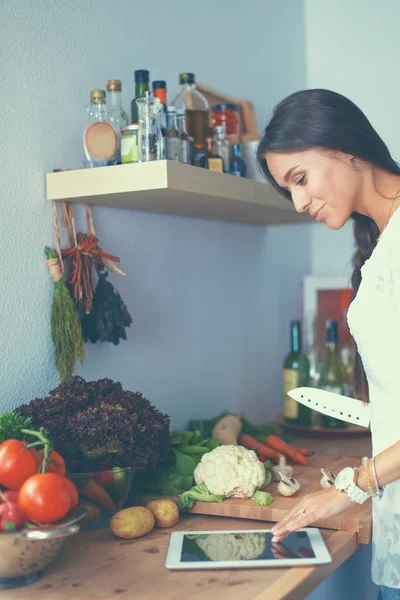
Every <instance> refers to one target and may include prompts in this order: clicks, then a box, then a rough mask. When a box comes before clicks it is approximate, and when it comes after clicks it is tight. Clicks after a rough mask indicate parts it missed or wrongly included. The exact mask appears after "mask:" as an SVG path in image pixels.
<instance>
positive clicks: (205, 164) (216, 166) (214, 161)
mask: <svg viewBox="0 0 400 600" xmlns="http://www.w3.org/2000/svg"><path fill="white" fill-rule="evenodd" d="M198 166H199V167H202V168H203V169H208V170H209V171H215V172H216V173H223V172H224V165H223V162H222V157H221V156H219V155H218V154H216V153H215V152H214V140H213V138H212V137H211V136H208V137H206V154H205V156H204V158H203V160H202V161H201V162H200V163H199V165H198Z"/></svg>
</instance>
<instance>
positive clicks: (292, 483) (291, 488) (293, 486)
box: [278, 471, 300, 496]
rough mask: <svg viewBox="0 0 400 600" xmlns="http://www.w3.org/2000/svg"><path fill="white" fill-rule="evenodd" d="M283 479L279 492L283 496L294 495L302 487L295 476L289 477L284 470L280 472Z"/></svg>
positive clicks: (279, 485)
mask: <svg viewBox="0 0 400 600" xmlns="http://www.w3.org/2000/svg"><path fill="white" fill-rule="evenodd" d="M279 475H280V477H281V481H280V483H279V484H278V492H279V493H280V494H281V495H282V496H293V495H294V494H295V493H296V492H298V491H299V489H300V484H299V482H298V481H297V479H294V477H287V476H286V475H285V473H283V472H282V471H280V472H279Z"/></svg>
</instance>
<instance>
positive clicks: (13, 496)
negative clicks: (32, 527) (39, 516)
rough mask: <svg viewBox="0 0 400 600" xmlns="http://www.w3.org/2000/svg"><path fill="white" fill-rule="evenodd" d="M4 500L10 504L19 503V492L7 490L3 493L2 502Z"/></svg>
mask: <svg viewBox="0 0 400 600" xmlns="http://www.w3.org/2000/svg"><path fill="white" fill-rule="evenodd" d="M2 500H3V501H8V502H14V503H15V504H17V503H18V492H17V491H16V490H5V491H4V492H1V496H0V502H1V501H2Z"/></svg>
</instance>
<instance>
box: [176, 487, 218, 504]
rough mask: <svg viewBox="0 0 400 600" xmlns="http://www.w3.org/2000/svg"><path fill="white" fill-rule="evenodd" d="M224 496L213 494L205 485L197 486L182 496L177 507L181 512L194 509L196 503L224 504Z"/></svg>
mask: <svg viewBox="0 0 400 600" xmlns="http://www.w3.org/2000/svg"><path fill="white" fill-rule="evenodd" d="M223 500H224V498H223V496H219V495H216V494H212V493H211V492H210V491H209V490H208V488H207V486H206V484H205V483H200V484H199V485H195V486H194V487H192V488H191V489H190V490H188V491H187V492H184V493H183V494H181V495H180V497H179V500H178V503H177V506H178V508H179V510H183V509H185V508H192V506H193V505H194V503H195V502H223Z"/></svg>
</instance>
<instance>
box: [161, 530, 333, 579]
mask: <svg viewBox="0 0 400 600" xmlns="http://www.w3.org/2000/svg"><path fill="white" fill-rule="evenodd" d="M272 537H273V535H272V533H271V531H270V529H246V530H235V531H232V530H230V531H182V532H174V533H172V534H171V538H170V542H169V547H168V554H167V560H166V562H165V566H166V567H167V569H235V568H237V569H246V568H258V569H259V568H261V567H273V568H276V567H299V566H301V565H307V566H309V565H323V564H326V563H330V562H331V561H332V558H331V556H330V554H329V552H328V549H327V547H326V546H325V542H324V540H323V538H322V536H321V534H320V532H319V530H318V529H315V528H313V527H307V528H305V529H299V530H298V531H294V532H292V533H289V534H288V535H287V536H286V538H285V539H284V540H282V542H279V543H278V544H276V543H274V544H273V543H272V542H271V540H272Z"/></svg>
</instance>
